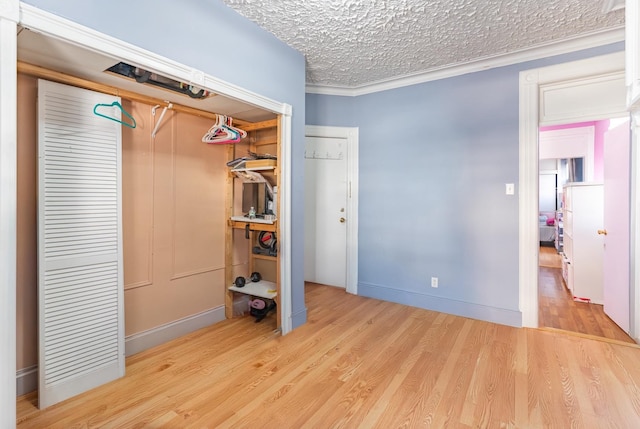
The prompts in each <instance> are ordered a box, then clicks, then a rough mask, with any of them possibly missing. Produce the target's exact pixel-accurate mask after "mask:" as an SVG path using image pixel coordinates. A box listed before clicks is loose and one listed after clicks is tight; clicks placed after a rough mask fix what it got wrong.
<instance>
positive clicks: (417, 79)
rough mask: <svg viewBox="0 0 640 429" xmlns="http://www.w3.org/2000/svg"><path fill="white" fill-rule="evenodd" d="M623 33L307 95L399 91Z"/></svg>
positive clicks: (311, 90)
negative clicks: (398, 89) (405, 87)
mask: <svg viewBox="0 0 640 429" xmlns="http://www.w3.org/2000/svg"><path fill="white" fill-rule="evenodd" d="M624 34H625V33H624V26H619V27H615V28H611V29H607V30H602V31H598V32H595V33H589V34H586V35H582V36H577V37H572V38H570V39H564V40H562V41H556V42H550V43H545V44H542V45H537V46H534V47H531V48H527V49H521V50H519V51H515V52H510V53H508V54H501V55H492V56H488V57H484V58H480V59H477V60H473V61H469V62H465V63H459V64H455V65H453V66H446V67H440V68H434V69H431V70H427V71H424V72H420V73H414V74H408V75H404V76H398V77H394V78H391V79H383V80H379V81H377V82H372V83H368V84H366V85H359V86H354V87H345V86H330V85H316V84H307V86H306V92H307V93H308V94H321V95H339V96H347V97H357V96H359V95H366V94H372V93H374V92H380V91H386V90H389V89H396V88H401V87H404V86H410V85H415V84H419V83H425V82H430V81H434V80H440V79H446V78H449V77H454V76H461V75H464V74H468V73H475V72H479V71H484V70H489V69H493V68H497V67H504V66H509V65H513V64H518V63H522V62H526V61H532V60H538V59H541V58H547V57H552V56H555V55H561V54H567V53H570V52H575V51H580V50H583V49H589V48H595V47H598V46H604V45H608V44H611V43H616V42H622V41H624V39H625V38H624Z"/></svg>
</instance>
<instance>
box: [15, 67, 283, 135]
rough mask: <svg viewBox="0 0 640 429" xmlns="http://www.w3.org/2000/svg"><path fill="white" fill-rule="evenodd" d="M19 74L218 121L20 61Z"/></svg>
mask: <svg viewBox="0 0 640 429" xmlns="http://www.w3.org/2000/svg"><path fill="white" fill-rule="evenodd" d="M18 73H24V74H27V75H30V76H34V77H38V78H42V79H47V80H51V81H54V82H58V83H65V84H68V85H72V86H77V87H79V88H84V89H90V90H93V91H98V92H102V93H105V94H111V95H115V96H118V97H122V98H124V99H127V100H130V101H137V102H140V103H145V104H149V105H152V106H155V105H161V106H163V107H164V106H168V105H169V104H171V105H172V110H176V111H178V112H183V113H188V114H191V115H196V116H201V117H204V118H209V119H217V114H216V113H212V112H208V111H206V110H200V109H196V108H193V107H188V106H183V105H181V104H176V103H173V102H171V103H168V102H167V101H165V100H160V99H159V98H154V97H149V96H146V95H142V94H138V93H136V92H133V91H128V90H126V89H120V88H116V87H114V86H110V85H104V84H101V83H97V82H92V81H90V80H86V79H82V78H79V77H76V76H71V75H69V74H66V73H62V72H58V71H55V70H50V69H47V68H44V67H40V66H36V65H33V64H29V63H25V62H24V61H18ZM233 123H234V124H235V125H238V126H239V127H241V128H242V129H243V130H245V131H253V130H260V129H264V128H274V127H276V126H277V124H278V120H277V119H269V120H267V121H262V122H247V121H243V120H240V119H234V120H233Z"/></svg>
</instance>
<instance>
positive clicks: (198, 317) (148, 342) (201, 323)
mask: <svg viewBox="0 0 640 429" xmlns="http://www.w3.org/2000/svg"><path fill="white" fill-rule="evenodd" d="M223 320H225V315H224V306H220V307H216V308H212V309H210V310H207V311H203V312H202V313H198V314H194V315H191V316H188V317H185V318H183V319H179V320H175V321H173V322H171V323H167V324H165V325H160V326H156V327H155V328H153V329H149V330H147V331H142V332H138V333H136V334H132V335H129V336H128V337H126V338H125V340H124V341H125V344H124V353H125V356H131V355H134V354H136V353H140V352H142V351H144V350H147V349H150V348H151V347H155V346H158V345H160V344H164V343H166V342H167V341H171V340H174V339H176V338H178V337H181V336H183V335H186V334H189V333H191V332H193V331H197V330H198V329H201V328H204V327H206V326H210V325H213V324H214V323H218V322H221V321H223Z"/></svg>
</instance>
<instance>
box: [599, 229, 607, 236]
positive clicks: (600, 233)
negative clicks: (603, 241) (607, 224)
mask: <svg viewBox="0 0 640 429" xmlns="http://www.w3.org/2000/svg"><path fill="white" fill-rule="evenodd" d="M598 234H599V235H607V230H606V229H599V230H598Z"/></svg>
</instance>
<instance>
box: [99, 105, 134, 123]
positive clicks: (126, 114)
mask: <svg viewBox="0 0 640 429" xmlns="http://www.w3.org/2000/svg"><path fill="white" fill-rule="evenodd" d="M114 106H115V107H117V108H118V109H120V110H121V111H122V113H123V114H124V116H126V117H127V118H129V119H131V121H132V123H128V122H124V121H121V120H120V119H118V118H114V117H113V116H108V115H105V114H103V113H99V112H98V107H114ZM93 114H94V115H96V116H102V117H103V118H107V119H110V120H112V121H115V122H119V123H121V124H122V125H126V126H127V127H129V128H135V127H136V120H135V119H134V117H133V116H131V114H129V112H127V111H126V110H124V108H123V107H122V104H120V103H118V102H117V101H114V102H113V103H111V104H103V103H98V104H96V105H95V106H93Z"/></svg>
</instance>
